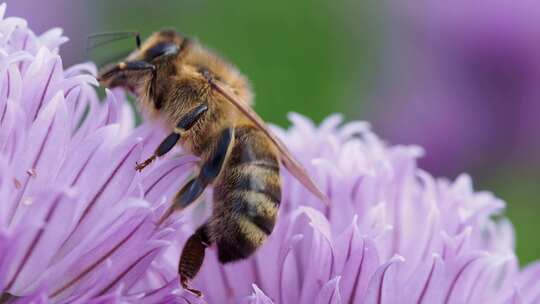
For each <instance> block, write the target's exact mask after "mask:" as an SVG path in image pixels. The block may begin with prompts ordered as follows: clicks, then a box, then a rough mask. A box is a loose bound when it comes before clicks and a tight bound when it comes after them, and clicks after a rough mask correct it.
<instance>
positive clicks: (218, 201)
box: [209, 126, 281, 263]
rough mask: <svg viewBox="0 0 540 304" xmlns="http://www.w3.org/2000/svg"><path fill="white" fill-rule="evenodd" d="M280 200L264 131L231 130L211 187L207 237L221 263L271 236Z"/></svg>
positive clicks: (245, 253)
mask: <svg viewBox="0 0 540 304" xmlns="http://www.w3.org/2000/svg"><path fill="white" fill-rule="evenodd" d="M280 201H281V183H280V176H279V160H278V157H277V154H276V151H275V149H274V147H273V146H272V145H271V144H270V143H269V141H268V139H267V138H266V137H265V135H264V134H263V133H262V132H261V131H260V130H258V129H256V128H254V127H252V126H242V127H238V128H236V129H235V142H234V146H233V148H232V151H231V154H230V156H229V159H228V160H227V162H226V164H225V167H224V168H223V170H222V174H221V176H220V178H219V180H218V181H216V184H215V187H214V210H213V214H212V218H211V220H210V222H209V234H210V239H211V240H212V242H213V243H214V244H216V245H217V248H218V257H219V260H220V262H222V263H227V262H231V261H235V260H239V259H243V258H246V257H248V256H250V255H251V254H252V253H253V252H254V251H255V250H256V249H257V248H258V247H259V246H260V245H261V244H262V243H263V241H264V240H265V239H266V238H267V237H268V235H270V233H271V232H272V230H273V228H274V224H275V222H276V216H277V212H278V208H279V203H280Z"/></svg>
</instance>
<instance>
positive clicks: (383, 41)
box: [8, 0, 540, 264]
mask: <svg viewBox="0 0 540 304" xmlns="http://www.w3.org/2000/svg"><path fill="white" fill-rule="evenodd" d="M8 15H18V16H22V17H25V18H27V19H28V20H29V22H30V24H31V26H32V27H33V28H34V29H36V30H38V31H44V30H45V29H48V28H50V27H53V26H60V27H62V28H64V29H65V32H66V35H68V36H69V37H70V38H71V42H70V43H68V44H67V45H65V46H64V48H63V49H62V55H63V56H64V60H65V62H64V64H65V65H71V64H74V63H76V62H80V61H87V60H95V61H97V62H98V63H101V64H102V63H104V61H105V60H106V59H107V58H109V59H114V57H115V56H117V55H119V54H122V53H123V52H126V51H129V50H130V49H131V48H133V46H134V42H133V41H132V40H124V41H119V42H115V43H113V44H111V45H108V46H106V47H103V48H101V49H98V50H94V51H92V52H87V51H86V50H85V47H86V38H87V37H88V36H89V35H90V34H93V33H99V32H110V31H126V30H134V31H139V32H140V33H141V34H142V35H143V37H144V36H148V35H149V34H150V33H151V32H153V31H155V30H158V29H160V28H162V27H175V28H177V29H178V30H179V31H180V32H183V33H185V34H186V35H190V36H194V37H197V38H198V39H199V40H200V41H201V42H203V43H204V44H206V45H207V46H209V47H210V48H213V49H215V50H218V51H219V53H221V54H222V55H223V56H225V57H226V58H228V59H230V60H231V61H232V62H234V63H236V65H237V66H238V67H239V68H240V69H241V70H242V71H243V72H244V73H245V74H247V75H248V76H249V78H250V79H251V80H252V83H253V85H254V88H255V90H256V94H257V98H256V110H257V111H258V112H259V113H260V114H261V116H262V117H263V118H264V119H266V120H267V121H269V122H272V123H275V124H279V125H283V126H286V125H287V118H286V114H287V112H289V111H297V112H301V113H303V114H305V115H308V116H309V117H312V118H313V119H314V120H315V121H320V120H321V119H322V118H324V117H325V116H327V115H329V114H330V113H333V112H341V113H344V115H345V118H346V119H348V120H352V119H362V120H367V121H369V122H371V123H372V125H373V128H374V129H375V131H376V132H377V133H378V134H380V135H381V136H382V137H383V138H385V139H386V140H387V141H388V142H390V143H392V144H411V143H414V144H418V145H421V146H422V147H424V148H425V150H426V156H425V157H424V158H422V160H421V162H420V165H421V167H423V168H425V169H426V170H428V171H430V172H432V173H434V174H435V175H438V176H445V177H449V178H455V177H456V176H457V175H458V174H459V173H462V172H466V173H469V174H471V175H472V176H473V178H474V180H475V181H476V187H477V188H479V189H488V190H490V191H493V192H495V194H496V195H497V196H499V197H501V198H503V199H504V200H505V201H506V202H507V203H508V209H507V215H508V216H509V217H510V219H511V220H512V221H513V223H514V226H515V228H516V232H517V252H518V255H519V257H520V261H521V263H522V264H525V263H527V262H530V261H532V260H534V259H538V258H540V241H539V240H540V237H539V233H538V232H539V231H540V218H539V216H540V202H539V199H538V198H539V197H540V2H538V1H537V0H493V1H490V2H489V5H488V4H487V3H486V2H482V3H480V2H478V1H469V0H453V1H437V0H424V1H405V0H394V1H376V0H366V1H353V0H342V1H329V0H295V1H286V0H275V1H250V0H234V1H231V0H229V1H218V0H215V1H209V0H174V1H173V0H167V1H166V0H162V1H147V0H115V1H106V0H94V1H82V0H76V1H73V0H48V1H40V0H12V1H8Z"/></svg>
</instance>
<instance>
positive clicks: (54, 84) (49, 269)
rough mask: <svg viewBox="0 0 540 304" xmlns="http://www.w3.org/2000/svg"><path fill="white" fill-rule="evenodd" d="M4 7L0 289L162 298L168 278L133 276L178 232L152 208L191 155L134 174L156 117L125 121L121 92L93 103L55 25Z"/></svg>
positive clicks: (26, 295)
mask: <svg viewBox="0 0 540 304" xmlns="http://www.w3.org/2000/svg"><path fill="white" fill-rule="evenodd" d="M5 8H6V6H5V5H2V6H1V7H0V17H1V19H2V20H1V21H0V84H1V87H0V172H1V173H0V297H1V298H2V300H7V299H8V298H11V300H13V301H19V302H22V303H26V302H28V303H29V302H32V301H38V300H39V301H42V302H50V303H88V302H92V303H102V302H107V301H109V300H110V301H112V300H116V301H128V300H131V301H133V302H138V303H139V302H140V303H144V302H145V301H146V302H156V301H158V300H160V299H164V298H165V297H167V296H169V294H170V293H171V290H172V289H173V288H174V287H175V285H173V284H168V285H167V283H168V282H163V283H161V282H155V284H154V285H152V284H150V283H151V282H149V283H148V284H141V283H140V280H141V278H142V277H143V276H144V275H145V274H146V272H147V270H148V267H149V265H150V264H151V263H152V261H153V260H154V259H155V258H156V257H157V256H158V255H159V254H160V253H161V252H162V251H163V249H164V248H166V247H167V245H168V242H169V239H171V238H172V237H175V234H174V232H175V228H176V227H177V226H178V224H177V223H172V224H171V226H167V227H156V214H157V211H159V207H160V206H161V205H162V204H163V203H164V202H165V200H164V199H165V196H166V195H170V193H169V194H168V192H170V191H174V190H176V189H177V187H179V186H180V185H181V183H182V181H183V179H184V178H185V175H186V174H188V173H189V172H190V171H191V166H192V162H193V158H190V157H183V158H178V159H174V160H170V161H163V162H161V163H160V164H159V165H158V166H155V167H154V170H149V171H148V172H145V174H143V175H141V174H137V173H136V171H135V170H134V166H135V162H136V161H139V160H140V159H141V158H144V157H145V155H147V154H148V153H150V151H151V150H150V149H149V148H146V147H147V146H151V145H155V144H156V143H150V141H152V140H153V137H149V136H150V135H151V132H152V131H151V130H152V128H150V127H149V126H148V125H146V126H142V127H141V128H139V129H137V130H135V131H132V130H131V128H132V126H133V113H132V112H131V110H130V109H129V106H128V104H127V103H126V101H125V99H124V98H123V96H122V95H121V94H120V93H116V94H113V93H112V92H108V93H107V98H106V100H105V102H104V103H99V100H98V99H97V96H96V93H95V89H94V87H93V86H95V85H96V84H97V82H96V80H95V78H94V76H93V74H95V68H94V67H93V66H92V65H89V64H83V65H77V66H74V67H71V68H69V69H67V70H64V69H63V67H62V61H61V58H60V57H59V55H58V54H57V51H58V47H59V46H60V44H61V43H63V42H64V41H66V39H65V38H64V37H63V36H62V35H61V31H59V30H51V31H49V32H46V33H44V34H42V35H39V36H37V35H35V34H34V33H33V32H32V31H30V30H29V29H28V28H27V26H26V22H25V21H24V20H22V19H18V18H3V15H4V11H5ZM158 137H159V136H158ZM149 138H152V139H149ZM147 143H148V144H147ZM171 176H174V179H173V178H171ZM175 283H176V281H175ZM150 292H151V294H150ZM10 295H11V296H10ZM150 295H151V297H150ZM12 296H16V297H12ZM133 299H136V301H135V300H133ZM0 302H2V303H3V301H1V300H0Z"/></svg>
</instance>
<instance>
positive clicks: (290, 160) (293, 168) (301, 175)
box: [211, 81, 330, 205]
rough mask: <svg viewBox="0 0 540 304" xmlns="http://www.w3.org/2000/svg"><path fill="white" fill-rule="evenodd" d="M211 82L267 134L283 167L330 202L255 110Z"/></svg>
mask: <svg viewBox="0 0 540 304" xmlns="http://www.w3.org/2000/svg"><path fill="white" fill-rule="evenodd" d="M211 84H212V86H213V88H214V89H215V90H216V91H217V92H219V93H220V94H221V95H223V96H224V97H225V99H227V100H228V101H229V102H230V103H231V104H232V105H234V106H235V107H236V108H237V109H238V110H240V111H241V112H242V113H243V114H244V115H246V117H247V118H249V119H250V120H251V121H252V122H253V123H254V124H255V125H256V126H257V127H258V128H259V129H261V130H262V131H263V132H264V134H266V136H268V138H269V139H270V140H271V141H272V142H273V143H274V145H275V146H276V147H277V149H278V150H279V153H280V156H281V162H282V163H283V165H284V166H285V168H287V170H289V172H291V173H292V175H294V177H295V178H296V179H298V181H300V182H301V183H302V185H304V187H306V188H307V189H308V190H309V191H310V192H311V193H313V194H314V195H316V196H317V197H318V198H320V199H321V200H322V201H323V202H324V203H325V204H327V205H328V204H330V200H329V198H328V197H327V196H326V194H324V193H323V192H322V191H321V189H319V187H318V186H317V185H316V184H315V182H313V180H312V179H311V177H309V174H308V173H307V171H306V169H305V168H304V167H303V166H302V165H301V164H300V163H299V162H298V161H297V160H296V159H295V158H294V157H293V156H292V154H291V152H290V151H289V149H287V147H286V146H285V144H284V143H283V142H282V141H281V140H280V139H279V138H277V137H276V136H275V135H274V134H272V132H271V131H270V130H269V129H268V127H267V126H266V124H265V123H264V121H263V120H262V119H261V118H260V117H259V115H258V114H257V113H255V111H253V110H252V109H251V107H250V106H249V105H247V104H246V103H245V102H242V101H241V100H240V99H239V98H237V97H235V95H234V94H232V93H231V92H230V90H229V89H227V88H225V87H224V86H221V85H220V84H218V83H216V82H214V81H212V82H211Z"/></svg>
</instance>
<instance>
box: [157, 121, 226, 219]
mask: <svg viewBox="0 0 540 304" xmlns="http://www.w3.org/2000/svg"><path fill="white" fill-rule="evenodd" d="M233 141H234V129H233V128H227V129H225V130H224V131H223V132H222V133H221V136H220V138H219V140H218V143H217V145H216V148H215V150H214V153H213V155H212V156H211V157H210V159H208V160H207V161H206V162H205V163H204V164H203V165H202V167H201V171H200V172H199V175H198V176H197V177H195V178H193V179H192V180H190V181H189V182H188V183H187V184H186V185H185V186H184V187H182V189H180V191H179V192H178V193H177V194H176V196H175V198H174V201H173V204H172V206H171V207H170V208H169V210H167V212H165V214H164V215H163V216H162V218H161V220H160V221H159V223H162V222H163V221H164V220H165V219H166V218H167V217H169V215H171V214H172V213H173V212H174V211H176V210H182V209H184V208H185V207H187V206H189V205H190V204H192V203H193V202H195V201H196V200H197V198H199V197H200V196H201V194H202V193H203V192H204V189H206V186H208V185H209V184H210V183H212V182H213V181H214V179H215V178H216V177H217V176H218V175H219V173H220V172H221V169H222V168H223V164H224V163H225V160H226V159H227V156H228V155H229V150H230V148H231V147H232V143H233Z"/></svg>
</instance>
